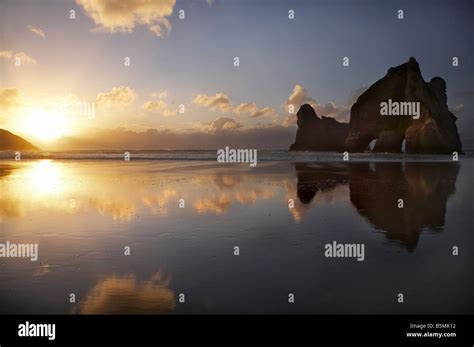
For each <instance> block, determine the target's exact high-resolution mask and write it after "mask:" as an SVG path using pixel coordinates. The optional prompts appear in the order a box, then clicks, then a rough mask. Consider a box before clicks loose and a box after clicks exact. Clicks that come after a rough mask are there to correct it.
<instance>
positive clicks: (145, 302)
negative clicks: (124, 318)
mask: <svg viewBox="0 0 474 347" xmlns="http://www.w3.org/2000/svg"><path fill="white" fill-rule="evenodd" d="M169 284H170V280H169V278H168V277H163V276H162V275H161V274H160V273H159V272H157V273H156V274H155V275H154V276H153V277H152V279H151V280H150V281H145V282H140V281H138V280H137V279H136V278H135V277H134V276H133V275H127V276H123V277H119V276H117V275H112V276H110V277H107V278H105V279H103V280H101V281H99V282H98V283H97V285H96V286H95V287H94V288H93V289H92V290H91V291H90V292H89V294H88V296H87V298H86V299H85V300H84V301H83V302H82V303H81V308H80V313H82V314H157V313H171V312H173V311H174V309H175V306H176V303H175V296H174V293H173V292H172V291H171V290H170V289H169Z"/></svg>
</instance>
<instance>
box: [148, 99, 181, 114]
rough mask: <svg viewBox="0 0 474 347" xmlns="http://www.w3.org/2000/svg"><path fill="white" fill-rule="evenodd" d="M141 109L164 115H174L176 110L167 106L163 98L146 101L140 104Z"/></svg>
mask: <svg viewBox="0 0 474 347" xmlns="http://www.w3.org/2000/svg"><path fill="white" fill-rule="evenodd" d="M142 109H143V110H145V111H147V112H156V113H159V114H161V115H163V116H165V117H174V116H176V114H177V112H176V111H175V110H172V109H170V108H169V107H168V104H167V103H166V102H164V101H163V100H158V101H147V102H145V103H144V104H143V105H142Z"/></svg>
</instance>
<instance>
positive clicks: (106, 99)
mask: <svg viewBox="0 0 474 347" xmlns="http://www.w3.org/2000/svg"><path fill="white" fill-rule="evenodd" d="M135 98H136V94H135V92H134V91H133V90H132V89H131V88H130V87H125V86H120V87H115V88H112V90H111V91H110V92H107V93H99V94H98V95H97V98H96V103H97V104H98V105H100V106H105V107H112V106H126V105H129V104H131V103H132V102H133V101H134V100H135Z"/></svg>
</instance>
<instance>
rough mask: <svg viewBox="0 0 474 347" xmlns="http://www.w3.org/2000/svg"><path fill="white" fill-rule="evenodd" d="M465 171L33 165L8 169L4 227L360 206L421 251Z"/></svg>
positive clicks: (298, 214) (375, 223) (0, 175)
mask: <svg viewBox="0 0 474 347" xmlns="http://www.w3.org/2000/svg"><path fill="white" fill-rule="evenodd" d="M104 166H106V167H107V170H108V172H107V175H106V176H104V175H103V171H104ZM295 170H296V177H295ZM458 171H459V167H458V166H457V165H456V164H454V163H429V162H419V163H416V162H406V163H401V162H372V163H367V162H360V163H350V164H349V163H324V162H319V163H310V164H304V163H296V164H294V165H293V164H289V163H270V162H266V163H264V164H262V165H261V166H258V167H257V168H255V169H252V170H250V169H248V168H245V167H241V166H236V167H219V166H216V164H215V163H212V162H200V163H195V162H193V163H189V164H188V165H186V163H185V162H176V164H175V165H174V164H173V163H170V162H163V163H162V162H132V163H128V164H127V165H124V166H120V165H118V164H115V163H114V162H112V164H109V162H66V161H52V160H40V161H26V162H22V163H12V164H3V165H2V166H0V184H1V185H2V195H1V196H0V203H1V204H0V212H1V215H2V218H3V219H5V218H7V219H8V218H13V219H15V218H25V216H26V212H25V211H28V210H30V209H32V210H34V211H37V210H41V211H42V212H43V214H45V215H48V216H53V215H54V216H55V217H57V218H65V216H66V217H67V216H69V217H74V216H75V215H78V216H81V215H87V217H88V219H90V218H93V216H94V214H95V216H94V217H95V218H97V220H98V219H99V218H105V219H107V218H108V219H112V220H113V221H118V222H121V223H132V222H133V221H134V220H135V219H137V218H140V216H142V215H150V216H153V217H154V218H182V215H179V213H180V212H179V210H180V209H179V207H178V203H179V200H180V199H184V200H185V203H186V209H188V210H186V211H189V208H190V209H191V210H190V211H191V212H192V213H193V214H194V215H198V216H199V215H206V214H209V215H215V216H222V215H225V214H227V213H230V211H231V207H232V206H236V205H256V204H258V203H260V204H261V203H266V202H267V201H277V202H278V203H279V204H281V207H282V208H283V209H285V210H287V211H288V212H289V213H290V214H291V217H292V218H293V221H294V222H296V223H300V222H301V221H302V220H303V218H305V215H306V214H307V213H308V212H309V211H311V210H312V209H315V208H317V206H319V205H321V204H330V205H334V206H333V207H332V208H333V209H340V208H344V207H342V206H340V204H341V203H342V204H345V205H347V204H350V205H351V206H353V207H354V208H355V209H356V211H357V212H358V214H359V215H360V216H362V217H364V218H366V219H367V221H368V222H369V223H370V225H371V226H372V227H375V228H376V229H377V230H379V231H381V232H384V233H385V235H386V237H387V238H388V239H390V240H396V241H398V242H400V243H401V244H402V245H404V246H405V247H406V248H407V249H409V250H413V249H414V248H415V247H416V245H417V242H418V238H419V235H420V234H421V232H422V231H423V230H424V229H431V230H433V231H439V230H441V229H442V228H443V227H444V215H445V210H446V202H447V199H448V197H449V196H450V195H451V194H452V193H453V192H454V188H455V181H456V177H457V172H458ZM400 198H402V199H404V201H405V207H404V208H403V209H399V208H398V207H397V204H396V202H397V200H398V199H400ZM71 199H74V201H75V207H74V208H71V207H70V204H69V201H70V200H71ZM290 200H293V201H294V206H293V207H290V206H289V201H290ZM156 222H157V220H155V221H154V223H156ZM77 223H80V221H79V220H78V222H77Z"/></svg>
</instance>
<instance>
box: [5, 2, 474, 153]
mask: <svg viewBox="0 0 474 347" xmlns="http://www.w3.org/2000/svg"><path fill="white" fill-rule="evenodd" d="M0 7H1V8H0V29H1V31H0V32H1V34H0V35H1V36H0V73H1V75H0V76H1V84H0V106H1V108H2V112H1V113H0V128H5V129H7V130H10V131H12V132H15V133H18V134H19V135H22V136H25V137H26V138H27V139H29V140H31V141H32V142H33V143H35V144H38V145H39V146H40V147H42V148H51V149H55V148H68V149H69V148H75V149H98V148H111V147H114V146H115V147H117V146H118V147H120V148H121V147H123V146H127V147H135V148H132V149H143V147H150V148H151V147H152V148H156V147H157V146H158V147H159V148H179V149H184V148H189V147H191V148H204V147H212V148H215V147H219V146H222V145H223V144H224V143H225V142H226V139H228V141H231V142H232V143H233V144H234V145H236V146H237V145H245V144H247V145H249V144H252V145H253V146H255V147H258V148H288V147H289V145H290V144H291V143H292V140H293V138H294V134H295V131H296V125H295V115H294V114H292V112H290V110H289V109H288V106H289V105H294V106H295V107H296V110H297V108H298V107H299V106H300V105H301V104H302V103H305V102H309V103H311V104H312V105H313V106H314V107H315V109H316V112H317V114H318V115H320V116H330V117H334V118H336V119H337V120H339V121H346V122H348V121H349V115H350V107H351V105H352V103H353V102H355V100H356V98H357V96H358V95H360V94H361V93H362V92H363V91H364V90H365V88H367V87H368V86H370V85H371V84H372V83H374V82H375V81H376V80H378V79H380V78H382V77H383V76H384V75H385V73H386V72H387V70H388V69H389V68H390V67H391V66H397V65H400V64H402V63H404V62H406V61H407V60H408V59H409V57H411V56H413V57H415V58H416V59H417V60H418V62H419V64H420V67H421V71H422V74H423V77H424V79H425V80H426V81H429V80H430V79H431V78H432V77H434V76H441V77H442V78H444V79H445V80H446V84H447V95H448V105H449V107H450V109H451V111H452V112H453V113H455V114H456V116H457V117H458V122H457V125H458V128H459V131H460V135H461V140H462V141H463V144H464V148H468V149H469V148H472V149H474V135H472V131H471V130H472V129H473V128H474V120H473V117H472V114H473V111H474V102H473V96H474V86H473V77H474V64H473V63H472V61H473V60H474V45H472V40H473V37H474V28H473V26H472V24H471V22H472V15H473V14H474V2H472V1H469V0H467V1H437V0H423V1H420V0H415V1H376V0H357V1H356V0H352V1H344V0H332V1H330V0H326V1H319V0H294V1H289V0H213V1H211V0H176V1H174V0H160V1H152V0H151V1H145V0H130V1H117V0H76V1H73V0H71V1H68V0H44V1H34V0H29V1H23V0H15V1H13V0H0ZM400 9H402V10H403V17H404V18H403V19H398V17H397V15H398V12H397V11H398V10H400ZM71 10H72V11H74V18H71ZM290 10H293V11H294V18H292V19H290V18H288V17H289V11H290ZM183 11H184V18H180V14H181V16H182V14H183ZM126 57H128V58H129V59H130V60H129V63H130V64H129V65H128V66H127V65H126V64H125V62H126V61H125V59H126ZM236 57H238V58H239V66H234V65H235V64H234V63H235V58H236ZM343 57H348V58H349V66H343V64H342V62H343ZM453 57H458V58H459V66H457V67H453V66H452V58H453ZM18 61H20V66H16V65H15V63H16V62H17V63H18ZM127 62H128V61H127ZM71 105H74V107H71ZM77 105H80V107H78V106H77ZM92 106H93V107H94V110H93V115H92V114H91V112H88V111H87V110H89V111H90V109H89V108H90V107H92ZM88 107H89V108H88ZM65 110H66V111H65ZM231 139H232V140H231Z"/></svg>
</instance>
